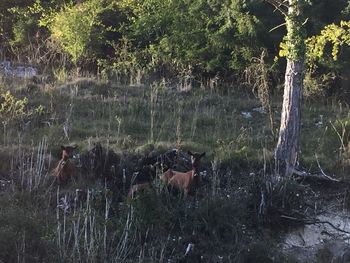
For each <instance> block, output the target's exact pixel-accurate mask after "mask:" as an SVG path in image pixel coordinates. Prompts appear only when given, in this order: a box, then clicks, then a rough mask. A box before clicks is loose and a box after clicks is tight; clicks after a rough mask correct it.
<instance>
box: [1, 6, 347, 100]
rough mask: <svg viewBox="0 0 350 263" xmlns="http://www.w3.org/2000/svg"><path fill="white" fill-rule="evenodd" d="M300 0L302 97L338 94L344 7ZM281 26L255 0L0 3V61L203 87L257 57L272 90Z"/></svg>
mask: <svg viewBox="0 0 350 263" xmlns="http://www.w3.org/2000/svg"><path fill="white" fill-rule="evenodd" d="M310 3H311V4H310V5H308V6H306V7H305V14H306V17H307V20H306V21H305V22H304V26H305V28H306V32H307V40H306V42H307V44H308V59H307V70H306V78H305V79H306V80H305V86H306V89H305V91H306V95H319V94H324V95H329V94H334V93H337V90H338V93H341V92H343V91H344V90H346V89H347V83H348V82H347V79H346V76H347V68H348V63H349V60H348V57H349V56H347V54H348V52H349V51H348V45H349V28H348V26H347V23H348V22H346V21H348V20H349V5H350V4H349V2H348V1H347V0H340V1H337V2H332V1H330V0H321V1H310ZM282 23H283V21H281V18H279V17H278V16H275V15H273V8H272V7H270V6H269V5H268V4H266V3H264V2H263V1H259V0H254V1H246V0H234V1H218V0H212V1H204V0H196V1H186V0H181V1H160V0H145V1H133V0H123V1H113V0H85V1H73V0H65V1H56V0H51V1H41V0H36V1H34V0H32V1H22V0H15V1H2V4H1V7H0V24H1V32H0V43H1V46H0V48H1V58H2V59H5V58H7V59H12V60H13V59H15V60H18V61H21V62H28V63H34V64H36V65H38V66H40V67H41V69H48V68H50V69H52V67H53V68H55V69H56V71H57V68H65V69H67V68H74V70H75V69H76V68H77V69H78V71H77V73H78V74H81V72H86V71H88V72H90V73H94V74H96V73H97V74H99V75H100V76H104V77H108V78H111V77H114V78H117V79H119V80H120V79H124V80H125V79H126V80H125V81H127V82H128V83H129V84H140V83H141V82H142V81H145V79H147V78H149V77H155V78H158V79H159V78H162V77H166V78H169V79H176V80H179V79H181V80H184V79H185V81H187V82H193V80H198V81H200V82H202V83H204V84H208V81H209V80H212V81H213V80H216V79H220V80H221V81H229V80H230V81H232V80H237V79H240V78H241V77H242V73H243V72H245V69H246V68H247V67H248V66H249V65H251V63H252V62H253V61H254V58H258V57H260V55H261V53H262V52H265V54H266V59H265V61H264V63H266V64H267V67H268V68H269V67H271V68H273V69H274V70H273V72H274V73H273V74H272V73H271V74H270V76H269V85H270V86H271V88H270V89H272V88H276V87H277V86H278V85H277V84H278V82H279V83H281V82H282V80H283V71H284V67H283V60H282V59H279V58H278V57H279V54H282V55H283V48H284V46H283V37H284V35H285V29H284V27H282V26H279V25H281V24H282ZM335 57H336V58H337V59H336V60H335ZM48 65H49V66H48ZM146 77H147V78H146Z"/></svg>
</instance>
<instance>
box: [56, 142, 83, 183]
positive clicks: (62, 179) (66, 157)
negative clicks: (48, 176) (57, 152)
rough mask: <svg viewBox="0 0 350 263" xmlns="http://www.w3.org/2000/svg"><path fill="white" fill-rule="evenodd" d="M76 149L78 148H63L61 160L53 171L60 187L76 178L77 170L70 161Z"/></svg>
mask: <svg viewBox="0 0 350 263" xmlns="http://www.w3.org/2000/svg"><path fill="white" fill-rule="evenodd" d="M76 148H77V147H76V146H61V150H62V156H61V160H60V161H59V162H58V164H57V166H56V168H55V169H54V171H53V175H54V176H55V177H56V178H57V182H58V184H59V185H65V184H67V183H68V181H69V180H70V179H71V178H73V177H74V176H75V173H76V168H75V165H74V163H73V162H72V161H71V160H70V159H71V158H72V157H73V152H74V150H75V149H76Z"/></svg>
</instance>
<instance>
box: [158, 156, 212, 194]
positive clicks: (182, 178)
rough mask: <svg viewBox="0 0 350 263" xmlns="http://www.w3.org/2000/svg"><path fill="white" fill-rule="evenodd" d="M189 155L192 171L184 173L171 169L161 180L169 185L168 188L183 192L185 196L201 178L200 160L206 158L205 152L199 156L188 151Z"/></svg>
mask: <svg viewBox="0 0 350 263" xmlns="http://www.w3.org/2000/svg"><path fill="white" fill-rule="evenodd" d="M188 154H189V155H190V156H191V164H192V170H190V171H188V172H186V173H183V172H178V171H173V170H171V169H169V170H167V171H166V172H165V173H163V174H162V176H161V178H160V179H161V180H162V181H163V182H164V183H167V184H168V186H170V187H172V188H176V189H178V190H180V191H182V192H183V193H184V194H185V196H186V195H187V194H188V192H189V191H190V190H191V188H192V187H193V186H194V181H195V179H196V178H198V176H199V175H198V166H199V162H200V159H201V158H202V157H203V156H205V152H204V153H201V154H199V153H192V152H190V151H188Z"/></svg>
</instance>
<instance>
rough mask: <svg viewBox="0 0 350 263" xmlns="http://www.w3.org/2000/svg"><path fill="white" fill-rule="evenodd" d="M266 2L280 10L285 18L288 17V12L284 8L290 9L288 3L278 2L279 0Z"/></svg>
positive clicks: (267, 0)
mask: <svg viewBox="0 0 350 263" xmlns="http://www.w3.org/2000/svg"><path fill="white" fill-rule="evenodd" d="M264 1H266V2H268V3H269V4H271V5H272V6H274V7H275V9H276V10H278V11H279V12H280V13H281V14H283V15H284V16H287V15H288V11H286V10H283V8H287V9H288V7H289V5H288V4H286V3H285V2H287V1H278V0H264Z"/></svg>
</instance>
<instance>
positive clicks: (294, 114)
mask: <svg viewBox="0 0 350 263" xmlns="http://www.w3.org/2000/svg"><path fill="white" fill-rule="evenodd" d="M286 22H287V46H288V55H287V66H286V73H285V82H284V94H283V105H282V115H281V125H280V130H279V137H278V143H277V146H276V150H275V164H276V172H277V173H278V174H280V175H285V176H290V175H292V173H293V170H294V168H295V166H296V163H297V160H298V150H299V133H300V120H301V118H300V117H301V116H300V107H301V99H302V91H303V77H304V76H303V72H304V54H305V51H304V48H305V45H304V43H303V41H304V38H303V32H302V23H301V22H300V10H299V3H298V0H289V7H288V17H287V18H286Z"/></svg>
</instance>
